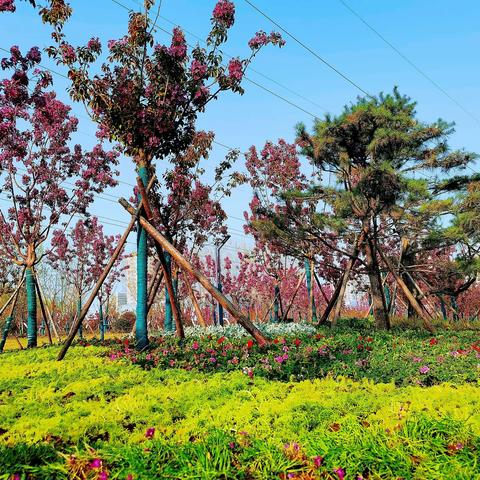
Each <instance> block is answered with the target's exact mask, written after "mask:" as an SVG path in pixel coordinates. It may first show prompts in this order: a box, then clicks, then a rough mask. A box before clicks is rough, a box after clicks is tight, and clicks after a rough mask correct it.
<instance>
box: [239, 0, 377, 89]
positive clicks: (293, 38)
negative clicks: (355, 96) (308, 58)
mask: <svg viewBox="0 0 480 480" xmlns="http://www.w3.org/2000/svg"><path fill="white" fill-rule="evenodd" d="M244 1H245V2H246V3H248V4H249V5H250V6H251V7H252V8H253V9H254V10H256V11H257V12H258V13H259V14H260V15H262V16H263V17H265V18H266V19H267V20H268V21H269V22H271V23H273V25H275V26H276V27H277V28H279V29H280V30H281V31H282V32H283V33H285V34H286V35H288V36H289V37H290V38H291V39H292V40H294V41H295V42H296V43H298V44H299V45H300V46H301V47H302V48H304V49H305V50H307V51H308V52H310V53H311V54H312V55H313V56H314V57H315V58H317V59H318V60H320V61H321V62H322V63H323V64H324V65H326V66H327V67H328V68H330V69H331V70H333V71H334V72H335V73H336V74H337V75H339V76H340V77H342V78H343V79H344V80H345V81H347V82H348V83H349V84H350V85H352V86H353V87H355V88H356V89H357V90H360V92H362V93H363V94H364V95H366V96H367V97H371V95H370V94H369V93H368V92H367V91H366V90H364V89H363V88H362V87H360V86H359V85H358V84H357V83H355V82H354V81H353V80H351V79H350V78H349V77H348V76H347V75H346V74H344V73H342V72H341V71H340V70H339V69H338V68H336V67H335V66H334V65H332V64H331V63H330V62H328V61H327V60H325V59H324V58H323V57H322V56H321V55H319V54H318V53H317V52H316V51H315V50H313V48H311V47H309V46H308V45H307V44H306V43H304V42H302V41H301V40H300V39H299V38H298V37H296V36H295V35H293V34H292V33H290V32H289V31H288V30H287V29H286V28H284V27H282V26H281V25H280V24H279V23H278V22H276V21H275V20H273V18H271V17H270V16H268V15H267V14H266V13H265V12H263V11H262V10H260V9H259V8H258V7H257V6H256V5H254V4H253V3H252V2H251V1H250V0H244Z"/></svg>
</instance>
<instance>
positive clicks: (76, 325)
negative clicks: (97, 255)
mask: <svg viewBox="0 0 480 480" xmlns="http://www.w3.org/2000/svg"><path fill="white" fill-rule="evenodd" d="M155 178H156V177H155V176H153V177H152V178H151V179H150V182H149V184H148V187H147V191H148V190H150V188H151V186H152V185H153V183H154V181H155ZM140 211H141V207H139V208H137V210H135V209H133V213H132V218H131V220H130V223H129V224H128V226H127V228H126V230H125V232H124V233H123V235H122V237H121V238H120V240H119V242H118V245H117V248H116V249H115V251H114V252H113V254H112V258H110V261H109V262H108V263H107V265H106V267H105V268H104V269H103V272H102V274H101V275H100V278H99V279H98V280H97V283H96V285H95V287H93V290H92V292H91V293H90V296H89V297H88V299H87V301H86V302H85V305H84V306H83V309H82V311H81V312H80V316H79V317H78V318H77V319H76V320H75V323H74V324H73V326H72V329H71V331H70V333H69V335H68V337H67V339H66V340H65V343H64V345H63V347H62V349H61V350H60V353H59V354H58V357H57V360H63V359H64V358H65V355H66V353H67V351H68V349H69V348H70V345H71V344H72V342H73V339H74V338H75V335H76V334H77V331H78V328H79V327H80V325H81V323H82V321H83V319H84V317H85V315H87V313H88V310H89V309H90V307H91V306H92V303H93V301H94V300H95V297H96V296H97V294H98V292H99V290H100V288H101V287H102V285H103V282H104V281H105V279H106V278H107V276H108V274H109V273H110V270H111V269H112V267H113V265H114V264H115V262H116V261H117V258H118V257H119V255H120V253H121V252H122V250H123V247H124V246H125V242H126V241H127V238H128V235H129V234H130V232H131V231H132V229H133V227H134V226H135V223H136V221H137V218H138V216H139V215H140Z"/></svg>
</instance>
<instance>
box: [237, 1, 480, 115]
mask: <svg viewBox="0 0 480 480" xmlns="http://www.w3.org/2000/svg"><path fill="white" fill-rule="evenodd" d="M245 1H248V0H245ZM338 1H339V2H340V3H341V4H342V5H343V6H344V7H345V8H346V9H347V10H349V11H350V12H351V13H352V14H353V15H354V16H355V17H357V18H358V19H359V20H360V21H361V22H362V23H363V24H364V25H365V26H366V27H367V28H368V29H370V30H371V31H372V32H373V33H374V34H375V35H376V36H377V37H378V38H380V39H381V40H382V41H383V42H384V43H385V44H387V45H388V46H389V47H390V48H391V49H392V50H393V51H394V52H395V53H397V55H398V56H400V57H401V58H402V59H403V60H405V62H407V63H408V64H409V65H410V66H411V67H413V68H414V69H415V70H416V71H417V72H418V73H419V74H420V75H421V76H422V77H423V78H425V79H426V80H428V81H429V82H430V83H431V84H432V85H433V86H434V87H435V88H436V89H437V90H439V91H440V92H441V93H443V95H445V96H446V97H447V98H448V99H449V100H451V101H452V102H453V103H455V105H457V107H459V108H461V109H462V110H463V112H464V113H466V114H467V115H469V116H470V117H471V118H473V119H474V120H475V121H476V122H478V123H480V120H479V119H478V118H477V117H476V116H475V115H474V114H473V113H472V112H470V111H469V110H467V109H466V108H465V107H464V106H463V105H462V104H461V103H460V102H459V101H458V100H456V99H455V98H454V97H452V96H451V95H450V94H449V93H448V92H447V91H446V90H445V89H444V88H442V87H441V86H440V85H439V84H438V83H437V82H436V81H435V80H434V79H433V78H432V77H430V76H429V75H428V74H426V73H425V72H424V71H423V70H422V69H421V68H420V67H419V66H418V65H416V64H415V63H414V62H412V60H410V59H409V58H408V57H407V56H406V55H405V54H403V53H402V52H401V51H400V50H399V49H398V48H397V47H395V45H393V44H392V43H391V42H390V41H389V40H387V39H386V38H385V37H384V36H383V35H382V34H381V33H380V32H379V31H378V30H376V29H375V28H374V27H373V26H372V25H370V24H369V23H368V22H367V21H366V20H365V19H364V18H363V17H362V16H361V15H360V14H359V13H358V12H356V11H355V10H354V9H353V8H352V7H351V6H350V5H349V4H348V3H347V2H346V1H345V0H338ZM248 3H250V2H248Z"/></svg>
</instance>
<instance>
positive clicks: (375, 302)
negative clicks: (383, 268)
mask: <svg viewBox="0 0 480 480" xmlns="http://www.w3.org/2000/svg"><path fill="white" fill-rule="evenodd" d="M365 260H366V263H367V275H368V279H369V281H370V293H371V296H372V306H373V314H374V317H375V326H376V327H377V328H381V329H387V328H389V321H388V313H387V309H386V306H385V297H384V296H383V286H382V280H381V276H380V269H379V266H378V262H377V259H376V252H375V249H374V245H373V242H372V240H371V239H370V238H369V237H367V241H366V243H365Z"/></svg>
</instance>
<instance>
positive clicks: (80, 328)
mask: <svg viewBox="0 0 480 480" xmlns="http://www.w3.org/2000/svg"><path fill="white" fill-rule="evenodd" d="M81 311H82V296H81V295H79V296H78V300H77V318H80V312H81ZM78 338H80V339H83V327H82V325H81V324H80V326H79V327H78Z"/></svg>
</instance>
